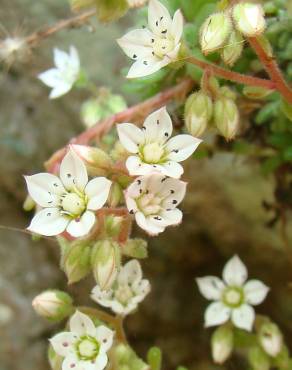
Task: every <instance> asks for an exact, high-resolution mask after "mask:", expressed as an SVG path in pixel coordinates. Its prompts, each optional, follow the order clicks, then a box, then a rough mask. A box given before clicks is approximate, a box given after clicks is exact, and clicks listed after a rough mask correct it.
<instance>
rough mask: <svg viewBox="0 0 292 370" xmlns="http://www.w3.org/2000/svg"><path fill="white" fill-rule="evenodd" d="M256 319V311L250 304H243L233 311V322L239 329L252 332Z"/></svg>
mask: <svg viewBox="0 0 292 370" xmlns="http://www.w3.org/2000/svg"><path fill="white" fill-rule="evenodd" d="M254 319H255V312H254V309H253V308H252V307H251V306H250V305H248V304H243V305H242V306H240V307H239V308H236V309H234V310H233V311H232V322H233V324H234V325H235V326H236V327H237V328H240V329H245V330H247V331H251V330H252V326H253V322H254Z"/></svg>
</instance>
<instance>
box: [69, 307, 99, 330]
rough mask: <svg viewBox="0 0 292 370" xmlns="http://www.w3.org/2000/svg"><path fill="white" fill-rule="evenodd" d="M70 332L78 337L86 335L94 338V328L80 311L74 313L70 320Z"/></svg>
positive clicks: (91, 322) (88, 318) (89, 319)
mask: <svg viewBox="0 0 292 370" xmlns="http://www.w3.org/2000/svg"><path fill="white" fill-rule="evenodd" d="M69 325H70V330H71V331H72V333H74V334H77V335H79V336H82V335H85V334H88V335H91V336H95V333H96V327H95V325H94V323H93V321H92V320H91V318H90V317H89V316H87V315H85V314H84V313H82V312H80V311H76V312H75V313H74V315H73V316H72V317H71V318H70V322H69Z"/></svg>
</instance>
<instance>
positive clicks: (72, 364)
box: [62, 354, 85, 370]
mask: <svg viewBox="0 0 292 370" xmlns="http://www.w3.org/2000/svg"><path fill="white" fill-rule="evenodd" d="M62 370H85V369H84V368H82V366H81V363H80V361H79V360H78V358H77V356H76V355H75V354H71V355H69V356H66V358H65V359H64V361H63V363H62Z"/></svg>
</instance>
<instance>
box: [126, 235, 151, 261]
mask: <svg viewBox="0 0 292 370" xmlns="http://www.w3.org/2000/svg"><path fill="white" fill-rule="evenodd" d="M122 251H123V254H124V255H125V256H128V257H131V258H139V259H140V258H147V257H148V251H147V242H146V240H144V239H128V240H127V242H126V243H125V244H124V245H123V246H122Z"/></svg>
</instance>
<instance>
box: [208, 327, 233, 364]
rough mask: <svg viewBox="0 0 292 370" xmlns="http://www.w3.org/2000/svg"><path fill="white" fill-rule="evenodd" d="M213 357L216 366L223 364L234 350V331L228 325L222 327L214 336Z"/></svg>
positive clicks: (212, 342)
mask: <svg viewBox="0 0 292 370" xmlns="http://www.w3.org/2000/svg"><path fill="white" fill-rule="evenodd" d="M211 346H212V357H213V360H214V362H215V363H216V364H223V363H224V362H225V361H226V360H227V359H228V358H229V357H230V355H231V353H232V350H233V331H232V328H231V327H230V326H228V325H223V326H220V327H219V328H218V329H216V330H215V332H214V333H213V335H212V339H211Z"/></svg>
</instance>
